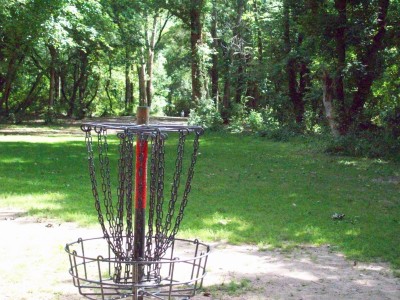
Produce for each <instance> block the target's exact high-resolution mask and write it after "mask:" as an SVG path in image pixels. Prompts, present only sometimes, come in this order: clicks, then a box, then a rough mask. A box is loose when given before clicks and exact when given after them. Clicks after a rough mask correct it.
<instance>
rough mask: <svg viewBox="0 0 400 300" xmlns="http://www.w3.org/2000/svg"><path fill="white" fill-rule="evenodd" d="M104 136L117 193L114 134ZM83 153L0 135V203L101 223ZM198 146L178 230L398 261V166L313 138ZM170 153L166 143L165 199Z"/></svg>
mask: <svg viewBox="0 0 400 300" xmlns="http://www.w3.org/2000/svg"><path fill="white" fill-rule="evenodd" d="M109 138H110V140H109V144H110V150H109V153H110V160H111V162H112V164H113V165H114V167H113V168H112V170H111V181H112V185H113V195H115V194H116V187H117V185H116V183H117V179H118V176H117V168H116V167H115V165H116V163H117V159H118V140H117V139H116V138H114V137H112V135H110V137H109ZM170 138H171V139H173V138H174V136H173V135H172V136H171V137H170ZM7 139H8V140H7ZM6 140H7V141H6ZM316 143H317V141H316ZM86 151H87V150H86V147H85V144H84V139H83V136H82V137H79V136H78V137H67V136H65V137H62V136H56V137H38V136H31V137H30V136H18V137H14V138H9V137H4V136H3V137H0V182H1V189H0V205H1V206H3V207H4V206H8V207H16V208H21V209H24V210H26V211H28V213H30V214H33V215H37V216H47V217H51V218H59V219H60V220H63V221H76V222H79V223H80V224H93V225H97V222H98V220H97V213H96V210H95V206H94V200H93V195H92V191H91V182H90V179H89V171H88V165H87V152H86ZM200 153H201V154H200V155H199V158H198V163H197V166H196V170H195V176H194V179H193V184H192V192H191V194H190V195H189V202H188V205H187V207H186V209H185V212H184V217H183V221H182V223H181V229H180V231H179V233H178V235H179V236H180V237H185V238H199V239H201V240H205V241H206V240H208V241H220V240H223V241H227V242H229V243H235V244H239V243H251V244H255V245H259V247H260V249H269V248H270V247H281V248H282V249H289V250H290V249H291V248H292V247H295V246H296V245H299V244H304V243H306V244H313V245H321V244H330V245H331V247H332V249H337V250H338V251H342V252H344V253H345V254H346V255H347V256H348V257H351V258H354V259H357V260H366V261H371V260H379V259H381V260H385V261H389V262H391V263H392V265H393V266H394V267H400V260H399V255H398V245H399V244H400V201H399V197H398V195H399V192H400V186H399V185H398V184H397V181H396V180H394V179H396V178H397V176H399V173H398V172H399V169H400V168H399V165H398V164H396V163H394V162H384V163H383V162H382V161H377V160H373V159H359V158H349V157H346V158H345V157H339V156H335V157H332V156H328V155H326V154H323V153H320V152H318V151H315V150H314V149H313V144H312V141H311V140H307V143H302V141H301V140H294V141H291V142H286V143H282V142H271V141H268V140H264V139H260V138H257V137H252V136H233V135H228V134H225V133H206V135H205V136H203V137H202V139H201V145H200ZM175 158H176V147H175V146H174V145H173V143H172V142H171V143H167V148H166V159H167V161H166V172H167V173H168V174H166V177H165V180H166V181H165V182H166V185H165V187H166V191H165V192H166V197H165V199H166V202H168V197H169V196H168V193H169V192H170V191H169V189H170V181H171V180H170V179H171V178H172V175H171V174H170V173H171V172H173V170H174V166H175ZM98 184H100V183H98ZM180 196H181V195H180ZM335 213H338V214H344V215H345V217H344V218H343V219H342V220H335V219H333V218H332V215H334V214H335ZM175 216H176V215H175ZM173 221H174V220H173Z"/></svg>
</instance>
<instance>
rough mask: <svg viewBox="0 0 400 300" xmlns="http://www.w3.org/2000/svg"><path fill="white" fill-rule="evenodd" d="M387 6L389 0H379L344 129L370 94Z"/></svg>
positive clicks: (382, 37)
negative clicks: (373, 33)
mask: <svg viewBox="0 0 400 300" xmlns="http://www.w3.org/2000/svg"><path fill="white" fill-rule="evenodd" d="M388 8H389V0H379V2H378V16H377V20H376V23H377V33H376V34H375V35H374V37H373V39H372V43H371V45H369V46H368V47H367V50H366V52H365V55H364V57H362V58H361V63H362V65H364V66H365V71H364V72H363V74H361V76H359V77H358V80H357V90H356V92H355V93H354V95H353V103H352V105H351V107H350V110H349V114H348V121H347V122H346V125H347V127H346V129H349V127H350V126H351V125H353V123H354V122H355V121H356V120H357V119H359V118H360V115H361V114H362V111H363V108H364V104H365V102H366V101H367V99H368V96H369V95H370V94H371V87H372V84H373V82H374V80H375V79H376V77H377V76H378V75H379V74H378V73H377V71H376V66H377V61H378V53H379V51H380V50H382V49H383V48H384V44H383V39H384V36H385V33H386V16H387V12H388Z"/></svg>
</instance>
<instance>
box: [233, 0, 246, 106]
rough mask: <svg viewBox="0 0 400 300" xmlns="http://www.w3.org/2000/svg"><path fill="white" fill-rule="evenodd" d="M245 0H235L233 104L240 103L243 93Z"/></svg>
mask: <svg viewBox="0 0 400 300" xmlns="http://www.w3.org/2000/svg"><path fill="white" fill-rule="evenodd" d="M244 6H245V0H237V8H236V11H237V15H236V24H235V28H234V30H233V37H234V40H236V43H237V47H238V49H237V51H238V52H239V55H238V56H239V59H238V68H237V80H236V90H235V102H236V103H241V101H242V96H243V91H244V65H245V63H246V57H245V53H244V51H245V50H244V41H243V36H242V17H243V13H244Z"/></svg>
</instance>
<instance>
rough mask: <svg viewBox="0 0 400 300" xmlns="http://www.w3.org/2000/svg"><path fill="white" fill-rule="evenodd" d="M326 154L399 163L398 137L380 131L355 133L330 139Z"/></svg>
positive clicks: (399, 142)
mask: <svg viewBox="0 0 400 300" xmlns="http://www.w3.org/2000/svg"><path fill="white" fill-rule="evenodd" d="M326 152H327V153H331V154H335V155H347V156H356V157H369V158H385V159H392V160H397V161H400V137H399V136H397V137H396V136H393V134H392V133H391V132H387V131H386V132H385V131H382V130H378V131H362V132H356V133H352V134H348V135H345V136H340V137H338V138H336V139H331V142H330V143H329V145H328V146H327V148H326Z"/></svg>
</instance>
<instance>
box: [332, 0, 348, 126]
mask: <svg viewBox="0 0 400 300" xmlns="http://www.w3.org/2000/svg"><path fill="white" fill-rule="evenodd" d="M346 6H347V1H346V0H335V8H336V10H337V11H338V14H339V15H338V27H337V29H336V32H335V42H336V57H337V65H336V76H335V78H334V81H335V98H336V101H337V103H338V109H339V113H340V119H341V122H340V124H343V121H344V120H345V119H346V115H347V112H346V107H345V92H344V80H343V77H344V74H343V71H344V68H345V66H346V27H347V10H346ZM339 130H340V132H341V133H344V131H345V129H344V128H342V126H340V129H339Z"/></svg>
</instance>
